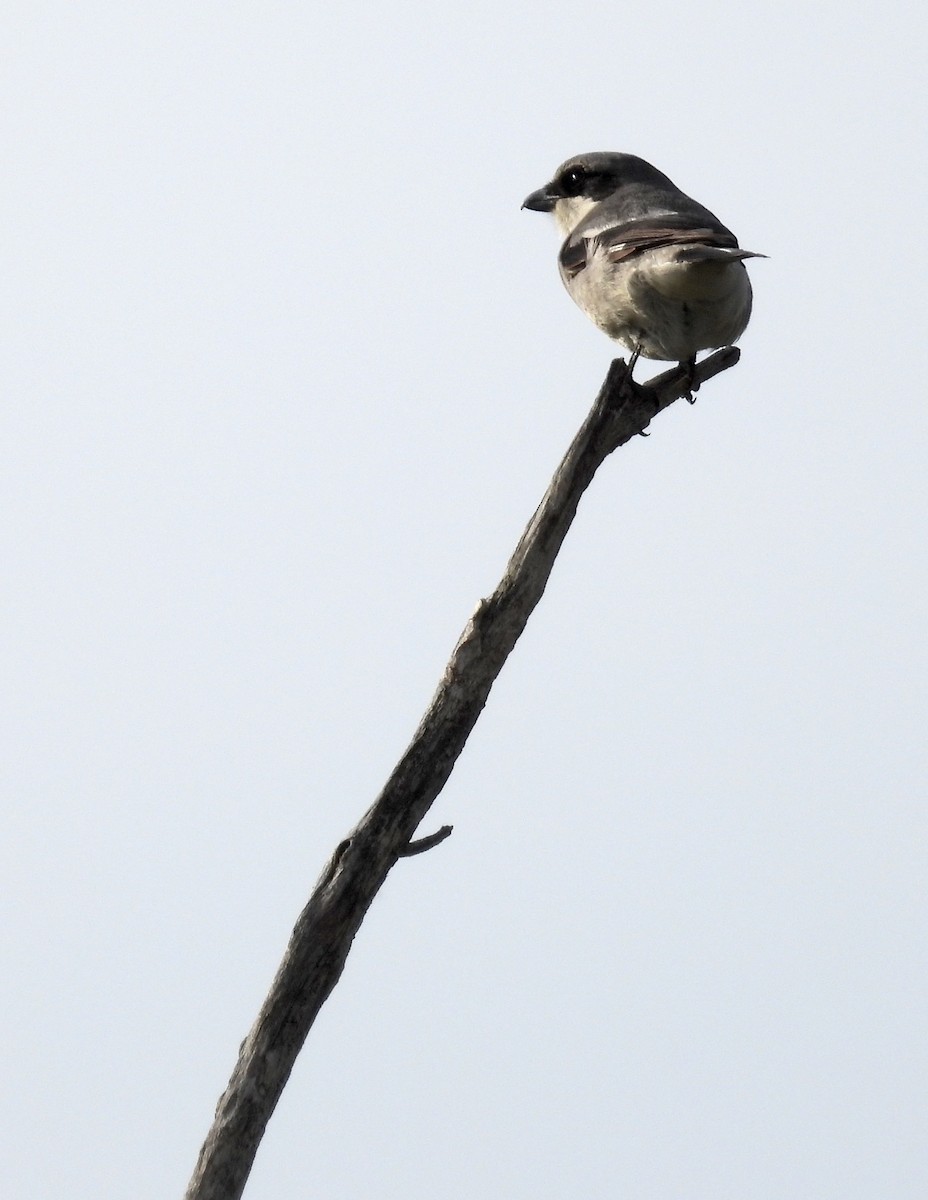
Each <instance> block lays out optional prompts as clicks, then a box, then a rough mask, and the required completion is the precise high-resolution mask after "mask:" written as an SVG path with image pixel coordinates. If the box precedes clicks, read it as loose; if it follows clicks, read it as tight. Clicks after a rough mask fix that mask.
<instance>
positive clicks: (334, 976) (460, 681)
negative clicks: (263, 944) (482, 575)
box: [186, 347, 739, 1200]
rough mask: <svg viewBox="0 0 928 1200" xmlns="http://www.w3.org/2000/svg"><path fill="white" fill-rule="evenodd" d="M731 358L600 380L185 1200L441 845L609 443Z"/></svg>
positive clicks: (237, 1136) (252, 1037)
mask: <svg viewBox="0 0 928 1200" xmlns="http://www.w3.org/2000/svg"><path fill="white" fill-rule="evenodd" d="M738 358H739V352H738V351H737V350H736V349H734V348H731V347H729V348H728V349H725V350H719V351H718V352H717V353H715V354H713V355H712V356H711V357H709V358H707V359H706V360H705V361H704V362H702V363H700V364H698V366H697V367H696V369H695V377H694V379H691V378H690V376H689V375H688V373H687V371H686V370H685V369H684V368H682V367H678V368H675V369H674V370H671V371H667V372H665V373H664V374H663V375H660V376H658V377H657V378H655V379H652V380H651V381H650V383H648V384H646V385H643V386H642V385H640V384H636V383H633V382H632V381H631V380H630V379H629V378H628V373H627V367H626V364H625V361H624V360H623V359H616V360H615V362H613V364H612V366H611V367H610V369H609V373H608V375H607V376H606V380H605V382H604V384H603V386H602V388H601V389H600V392H599V395H598V396H597V398H596V401H595V403H594V405H593V408H592V410H591V412H590V414H589V416H588V417H587V419H586V420H585V421H584V423H583V425H582V426H581V428H580V431H579V432H578V433H577V435H576V437H575V438H574V440H573V442H572V443H571V445H570V448H569V449H568V451H567V453H566V455H565V456H564V459H563V461H562V462H561V465H560V466H559V467H558V469H557V472H556V473H555V475H554V478H553V480H552V481H551V485H550V487H549V488H548V490H547V492H546V493H545V496H544V499H543V500H542V502H541V504H540V505H539V506H538V509H537V511H536V512H535V515H534V516H533V517H532V519H531V520H530V521H529V523H528V526H527V527H526V530H525V532H524V533H523V534H522V537H521V539H520V541H519V544H518V546H517V547H516V549H515V552H514V553H513V555H512V558H511V559H510V560H509V564H508V566H507V567H506V571H505V574H504V575H503V578H502V580H501V582H500V584H499V586H498V587H497V589H496V591H494V592H493V594H492V595H491V596H490V597H488V598H487V599H485V600H481V601H480V603H479V604H478V605H477V608H476V610H475V611H474V614H473V616H472V617H471V618H470V620H469V621H468V623H467V625H466V627H465V629H464V632H463V633H462V634H461V637H460V640H459V641H458V644H457V645H456V646H455V648H454V651H453V653H452V655H451V659H450V661H449V662H448V665H447V667H446V668H445V671H444V674H443V676H442V679H441V682H440V683H439V685H438V690H437V691H436V693H435V695H434V697H433V699H432V702H431V704H430V705H429V707H428V710H427V711H426V714H425V716H424V717H423V718H422V721H421V723H420V725H419V728H418V729H417V730H416V732H415V735H414V737H413V739H412V742H411V743H410V745H409V747H408V749H407V750H406V752H405V753H404V754H403V756H402V758H401V759H400V761H399V763H398V764H397V766H396V768H395V770H394V771H393V774H392V775H391V776H390V778H389V779H388V780H387V783H386V786H385V787H384V789H383V791H382V792H381V793H380V795H379V796H378V797H377V799H376V800H375V802H374V804H373V805H372V806H371V808H370V809H369V810H368V811H367V813H366V814H365V815H364V817H363V818H362V819H361V822H360V823H359V825H358V826H357V828H356V829H355V830H354V831H353V832H352V833H351V834H350V835H349V836H348V837H347V838H345V840H344V841H343V842H341V844H340V845H339V846H338V847H337V848H336V850H335V852H334V854H333V855H332V857H331V858H330V859H329V862H328V864H327V865H326V867H325V870H324V871H323V873H322V876H321V878H320V879H319V882H318V883H317V884H316V887H315V889H314V891H313V893H312V895H311V897H310V899H309V903H308V904H307V905H306V907H305V908H304V910H303V912H302V913H301V914H300V917H299V919H298V921H297V923H296V926H295V928H294V930H293V934H292V936H291V938H290V944H289V945H288V947H287V951H286V953H285V954H284V958H283V961H282V963H281V965H280V967H279V969H278V971H277V975H276V977H275V979H274V982H273V983H272V984H271V990H270V992H269V993H268V996H267V999H266V1000H265V1002H264V1005H263V1007H262V1009H261V1012H260V1013H259V1014H258V1018H257V1020H256V1021H255V1024H254V1026H253V1028H252V1030H251V1032H250V1033H249V1034H248V1036H247V1037H246V1039H245V1041H244V1042H243V1043H242V1045H241V1048H240V1051H239V1057H238V1063H237V1064H236V1067H235V1070H234V1071H233V1073H232V1078H231V1079H230V1080H229V1085H228V1087H227V1088H226V1090H225V1092H224V1093H223V1095H222V1097H221V1098H220V1100H219V1104H218V1106H217V1108H216V1117H215V1120H214V1122H213V1126H212V1128H211V1129H210V1131H209V1134H208V1135H207V1138H206V1141H205V1142H204V1144H203V1148H202V1150H201V1151H200V1156H199V1159H198V1161H197V1165H196V1169H195V1171H194V1174H193V1178H192V1179H191V1181H190V1185H189V1187H188V1189H187V1193H186V1200H237V1198H238V1197H240V1196H241V1194H242V1191H243V1189H244V1187H245V1182H246V1180H247V1179H248V1174H249V1172H250V1170H251V1166H252V1163H253V1161H254V1157H255V1153H256V1152H257V1149H258V1144H259V1143H260V1141H261V1138H262V1136H263V1134H264V1129H265V1127H266V1125H267V1122H268V1120H269V1119H270V1116H271V1114H272V1113H273V1111H274V1108H275V1106H276V1104H277V1101H278V1099H279V1097H280V1094H281V1092H282V1090H283V1087H284V1084H285V1083H286V1082H287V1079H288V1077H289V1075H290V1072H291V1070H292V1069H293V1064H294V1062H295V1061H296V1056H297V1054H298V1053H299V1051H300V1048H301V1047H302V1045H303V1042H304V1041H305V1039H306V1035H307V1034H308V1033H309V1030H310V1027H311V1026H312V1023H313V1021H314V1020H315V1018H316V1014H317V1013H318V1012H319V1010H320V1008H321V1007H322V1005H323V1004H324V1002H325V1000H326V998H327V997H328V995H329V993H330V992H331V991H332V989H333V988H334V986H335V984H336V983H337V982H338V979H339V977H340V975H341V973H342V969H343V967H344V965H345V959H346V957H347V955H348V951H349V949H350V948H351V943H352V940H353V939H354V935H355V934H356V933H357V931H358V928H359V926H360V924H361V921H362V920H363V919H364V914H365V913H366V912H367V909H368V907H369V906H370V903H371V901H372V900H373V898H374V896H375V895H376V894H377V891H378V889H379V888H380V886H381V884H382V883H383V881H384V879H385V878H386V876H387V873H388V871H389V870H390V868H391V867H392V866H393V865H394V863H395V862H396V861H397V859H398V858H400V857H405V856H408V855H409V854H410V853H417V852H419V851H422V850H427V849H429V848H430V846H431V845H435V844H437V842H438V841H441V840H443V839H444V837H446V836H447V834H448V833H450V829H448V828H447V827H445V828H444V829H442V830H440V831H439V832H438V833H437V834H433V835H431V836H430V837H429V838H423V839H419V840H417V841H411V838H412V835H413V833H414V832H415V830H416V829H417V827H418V825H419V823H420V822H421V820H422V818H423V817H424V816H425V814H426V812H427V811H428V809H429V807H430V806H431V804H432V802H433V801H434V799H435V797H436V796H437V795H438V794H439V792H440V791H441V789H442V788H443V787H444V784H445V781H446V780H447V778H448V776H449V775H450V774H451V770H452V768H453V767H454V763H455V761H456V759H457V757H458V755H459V754H460V753H461V751H462V750H463V748H464V744H465V742H466V741H467V738H468V735H469V734H470V731H471V729H473V727H474V724H475V723H476V721H477V718H478V717H479V715H480V712H481V710H482V709H483V706H484V704H485V703H486V700H487V696H488V695H489V693H490V688H491V687H492V686H493V682H494V681H495V679H496V677H497V675H498V674H499V672H500V670H501V669H502V666H503V663H504V662H505V661H506V658H507V657H508V655H509V652H510V651H511V650H512V648H513V646H514V645H515V643H516V641H517V640H518V638H519V635H520V634H521V632H522V630H523V629H524V628H525V624H526V622H527V621H528V618H529V616H530V615H531V612H532V610H533V609H534V607H535V605H536V604H537V603H538V601H539V600H540V599H541V596H542V594H543V592H544V590H545V585H546V584H547V582H548V576H549V575H550V573H551V568H552V567H553V565H554V560H555V558H556V557H557V553H558V551H559V550H560V547H561V543H562V542H563V540H564V537H565V536H566V534H567V530H568V529H569V528H570V525H571V522H572V521H573V518H574V514H575V513H576V511H577V505H578V503H579V501H580V497H581V496H582V495H583V492H584V491H585V490H586V488H587V487H588V485H589V483H590V481H591V480H592V478H593V476H594V474H595V473H596V471H597V469H598V468H599V466H600V465H601V463H602V462H603V460H604V459H605V458H606V457H607V455H609V454H611V453H612V451H613V450H615V449H616V448H617V447H618V446H621V445H623V444H624V443H625V442H627V441H629V440H630V439H631V438H633V437H635V436H636V435H637V434H639V433H642V432H643V431H644V429H645V428H646V426H647V425H648V424H649V422H650V421H651V419H652V418H653V417H654V416H655V415H656V414H657V413H658V412H660V411H661V409H664V408H666V407H667V406H668V405H670V404H672V403H673V402H674V401H675V400H677V399H679V398H680V397H681V396H683V395H686V394H687V393H688V392H689V389H690V385H691V384H695V385H696V386H698V385H699V384H700V383H702V382H704V381H705V380H707V379H710V378H711V377H712V376H713V375H717V374H718V373H719V372H720V371H724V370H727V369H728V368H729V367H732V366H734V365H735V363H736V362H737V361H738Z"/></svg>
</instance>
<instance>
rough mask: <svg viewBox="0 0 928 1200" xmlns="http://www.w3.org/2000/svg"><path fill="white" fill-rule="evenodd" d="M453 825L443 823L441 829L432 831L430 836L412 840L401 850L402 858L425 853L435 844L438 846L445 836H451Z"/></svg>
mask: <svg viewBox="0 0 928 1200" xmlns="http://www.w3.org/2000/svg"><path fill="white" fill-rule="evenodd" d="M452 829H454V826H453V825H442V827H441V829H438V830H436V831H435V833H430V834H429V836H428V837H423V838H416V840H415V841H414V842H410V843H409V844H408V845H407V846H404V847H403V849H402V850H401V851H400V855H399V856H400V858H412V856H413V855H414V854H424V853H425V851H426V850H431V849H432V847H433V846H438V845H439V844H440V843H441V842H443V841H444V840H445V838H448V837H451V831H452Z"/></svg>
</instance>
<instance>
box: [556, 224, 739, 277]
mask: <svg viewBox="0 0 928 1200" xmlns="http://www.w3.org/2000/svg"><path fill="white" fill-rule="evenodd" d="M672 221H673V217H671V218H670V221H669V222H667V223H662V224H657V223H655V222H654V221H653V220H650V221H649V220H637V221H629V222H628V223H627V224H624V225H613V226H610V227H609V228H607V229H599V230H596V232H595V233H593V232H590V233H588V234H586V236H584V235H583V233H582V232H579V236H578V234H577V233H574V234H572V235H571V236H570V237H569V238H568V239H567V241H566V242H565V243H564V245H563V246H562V247H561V252H560V256H559V262H560V267H561V274H562V275H563V276H564V278H565V279H568V280H569V279H573V278H575V277H576V276H577V275H579V274H580V272H581V271H582V270H583V269H584V267H586V265H587V263H588V261H589V258H590V256H591V255H592V254H593V253H594V252H595V251H597V250H603V249H605V251H606V257H607V258H608V259H609V261H610V262H614V263H618V262H622V261H623V260H624V259H626V258H631V257H632V256H633V255H635V254H641V253H642V252H643V251H645V250H653V249H656V248H657V247H659V246H680V245H686V244H687V243H698V244H700V245H703V246H718V247H720V248H722V249H726V250H734V249H737V246H738V241H737V238H736V237H735V235H734V234H733V233H729V231H728V230H727V229H725V228H724V226H721V225H718V226H716V227H715V228H714V229H713V228H709V227H701V228H694V227H693V225H692V224H685V223H684V220H681V221H680V224H678V225H674V224H671V223H670V222H672Z"/></svg>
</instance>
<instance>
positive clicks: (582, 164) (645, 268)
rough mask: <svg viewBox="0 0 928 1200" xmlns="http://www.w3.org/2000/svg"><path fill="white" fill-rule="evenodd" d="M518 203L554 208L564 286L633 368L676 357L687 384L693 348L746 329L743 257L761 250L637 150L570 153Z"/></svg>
mask: <svg viewBox="0 0 928 1200" xmlns="http://www.w3.org/2000/svg"><path fill="white" fill-rule="evenodd" d="M522 207H523V208H527V209H531V210H534V211H536V212H546V213H553V215H554V219H555V222H556V223H557V226H558V228H559V230H560V232H561V235H562V236H563V237H564V242H563V244H562V246H561V249H560V252H559V254H558V267H559V269H560V274H561V279H562V280H563V282H564V286H565V287H566V288H567V291H568V292H569V293H570V296H571V298H572V299H573V300H574V301H575V302H576V303H577V304H578V305H579V306H580V308H581V309H583V311H584V312H585V313H586V315H587V316H588V317H589V318H590V320H591V321H593V323H594V324H595V325H597V326H598V327H599V328H600V329H601V330H602V331H603V332H604V333H606V334H608V336H609V337H610V338H613V339H614V340H615V341H617V342H620V343H621V344H622V345H623V346H624V347H625V348H626V349H628V350H630V351H631V359H630V362H629V371H631V370H632V368H634V365H635V363H636V362H637V360H638V357H639V355H643V356H644V357H645V358H655V359H662V360H664V361H668V362H679V363H680V364H681V365H685V366H686V367H687V368H688V370H689V378H690V387H691V392H692V390H695V388H694V386H693V372H694V371H695V367H696V355H697V353H698V352H699V351H700V350H715V349H717V348H719V347H720V346H730V345H732V344H733V343H734V342H735V341H737V339H738V338H739V337H740V336H741V335H742V333H744V330H745V328H746V327H747V323H748V320H749V319H750V316H751V301H752V293H751V283H750V280H749V279H748V273H747V271H746V270H745V267H744V261H743V260H744V259H746V258H766V255H764V254H759V253H757V252H755V251H753V250H742V249H741V248H740V247H739V245H738V239H737V238H736V237H735V235H734V234H733V233H732V232H731V230H730V229H727V228H726V227H725V226H724V225H723V224H722V222H721V221H720V220H719V219H718V217H716V216H715V214H714V213H711V212H710V211H709V210H708V209H707V208H704V207H703V205H701V204H700V203H698V201H696V200H693V199H691V198H690V197H689V196H687V195H686V194H685V193H684V192H681V191H680V189H679V188H678V187H677V186H676V184H674V183H672V182H671V180H670V179H668V177H667V176H666V175H665V174H663V172H662V171H659V170H658V169H657V167H653V166H652V165H651V164H650V163H649V162H646V161H645V160H644V159H643V158H638V157H637V156H636V155H634V154H618V153H612V152H608V151H597V152H595V153H591V154H578V155H575V156H574V157H573V158H569V159H567V161H566V162H564V163H562V164H561V166H559V167H558V169H557V171H556V172H555V173H554V178H553V179H552V180H551V182H550V183H547V184H545V186H544V187H542V188H539V189H538V191H535V192H532V194H531V195H530V196H527V197H526V199H525V201H524V203H523V205H522ZM689 398H690V399H692V395H690V397H689Z"/></svg>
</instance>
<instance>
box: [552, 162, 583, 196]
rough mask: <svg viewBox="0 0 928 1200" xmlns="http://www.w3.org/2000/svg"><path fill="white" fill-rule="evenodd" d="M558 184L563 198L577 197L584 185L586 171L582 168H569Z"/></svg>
mask: <svg viewBox="0 0 928 1200" xmlns="http://www.w3.org/2000/svg"><path fill="white" fill-rule="evenodd" d="M558 182H559V183H560V185H561V190H562V191H563V193H564V195H565V196H579V195H580V193H581V192H582V191H583V185H584V184H585V183H586V171H584V169H583V168H582V167H570V168H569V169H568V170H566V171H565V172H564V173H563V174H562V175H561V178H560V180H559V181H558Z"/></svg>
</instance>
